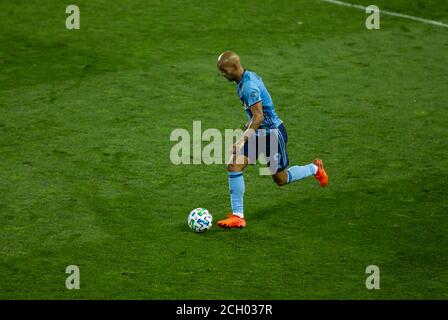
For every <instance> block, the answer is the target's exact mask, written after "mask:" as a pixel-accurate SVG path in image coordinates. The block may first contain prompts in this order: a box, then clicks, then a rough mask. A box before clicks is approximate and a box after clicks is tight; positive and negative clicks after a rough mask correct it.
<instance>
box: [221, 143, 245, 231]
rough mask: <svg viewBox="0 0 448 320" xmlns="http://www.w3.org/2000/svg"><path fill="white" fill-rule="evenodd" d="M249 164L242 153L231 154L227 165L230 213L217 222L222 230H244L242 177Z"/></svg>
mask: <svg viewBox="0 0 448 320" xmlns="http://www.w3.org/2000/svg"><path fill="white" fill-rule="evenodd" d="M248 164H249V158H248V157H247V156H245V154H244V152H243V153H237V154H232V156H231V157H230V161H229V162H228V164H227V174H228V179H229V192H230V203H231V206H232V213H230V214H229V215H228V217H227V219H224V220H220V221H218V226H220V227H222V228H244V227H245V226H246V221H245V220H244V176H243V170H244V169H245V168H246V167H247V165H248Z"/></svg>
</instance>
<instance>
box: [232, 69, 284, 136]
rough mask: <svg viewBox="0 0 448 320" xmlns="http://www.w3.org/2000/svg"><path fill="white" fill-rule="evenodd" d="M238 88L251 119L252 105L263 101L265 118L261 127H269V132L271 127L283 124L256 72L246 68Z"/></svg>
mask: <svg viewBox="0 0 448 320" xmlns="http://www.w3.org/2000/svg"><path fill="white" fill-rule="evenodd" d="M237 90H238V96H239V97H240V100H241V103H242V105H243V106H244V110H245V111H246V114H247V116H248V117H249V120H251V119H252V112H251V111H250V107H251V106H253V105H254V104H256V103H257V102H260V101H261V103H262V105H263V115H264V120H263V122H262V123H261V124H260V129H267V130H266V131H267V132H269V129H275V128H278V126H280V124H282V120H280V118H279V117H278V116H277V114H276V113H275V109H274V102H273V101H272V98H271V95H270V94H269V92H268V90H267V89H266V87H265V85H264V83H263V80H262V79H261V78H260V77H259V76H258V75H257V74H256V73H255V72H252V71H248V70H244V73H243V77H242V78H241V80H240V82H238V84H237Z"/></svg>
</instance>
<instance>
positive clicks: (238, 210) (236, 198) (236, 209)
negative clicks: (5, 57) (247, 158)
mask: <svg viewBox="0 0 448 320" xmlns="http://www.w3.org/2000/svg"><path fill="white" fill-rule="evenodd" d="M227 173H228V174H229V190H230V203H231V204H232V212H233V214H234V215H237V216H240V217H241V218H243V217H244V206H243V197H244V177H243V172H227Z"/></svg>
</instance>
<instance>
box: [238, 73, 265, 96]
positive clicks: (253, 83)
mask: <svg viewBox="0 0 448 320" xmlns="http://www.w3.org/2000/svg"><path fill="white" fill-rule="evenodd" d="M260 80H261V78H260V77H259V76H258V75H257V74H256V73H255V72H253V71H249V70H246V72H245V74H244V79H243V83H242V87H243V91H251V90H252V89H254V88H258V87H259V85H260Z"/></svg>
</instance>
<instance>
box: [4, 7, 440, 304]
mask: <svg viewBox="0 0 448 320" xmlns="http://www.w3.org/2000/svg"><path fill="white" fill-rule="evenodd" d="M357 3H360V4H364V5H367V4H370V3H367V2H365V1H361V0H360V1H358V2H357ZM77 4H78V5H79V7H80V10H81V29H80V30H77V31H68V30H66V29H65V18H66V16H67V15H66V14H65V6H66V4H62V3H60V2H59V1H43V2H40V3H39V5H37V4H29V3H28V2H26V1H15V2H14V3H6V2H2V3H1V4H0V70H1V72H0V297H1V298H3V299H15V298H25V299H31V298H34V299H35V298H38V299H56V298H58V299H59V298H61V299H72V298H75V299H78V298H79V299H100V298H105V299H231V298H237V299H447V298H448V289H447V285H448V283H447V279H448V274H447V265H448V258H447V254H446V252H447V251H446V248H447V247H448V239H447V231H448V224H447V223H448V221H447V220H448V218H447V215H446V212H447V209H448V203H447V201H446V193H447V185H446V183H445V181H446V179H447V175H448V170H447V168H448V159H447V151H446V148H447V145H448V143H447V141H448V130H447V126H446V123H447V112H448V111H447V104H448V93H447V91H446V75H447V72H448V67H447V66H448V52H447V50H448V29H446V28H445V29H444V28H439V27H435V26H430V25H425V24H421V23H418V22H414V21H409V20H404V19H399V18H394V17H388V16H382V20H381V30H372V31H368V30H366V29H365V26H364V20H365V17H366V15H365V13H363V12H362V11H358V10H356V9H350V8H344V7H339V6H334V5H331V4H327V3H322V2H320V1H300V2H299V1H275V2H274V1H267V2H263V3H262V4H259V3H258V2H256V1H246V2H240V3H238V4H236V3H235V2H231V1H220V2H219V5H217V4H216V3H215V2H207V1H203V2H200V3H199V2H196V1H169V2H167V1H137V0H134V1H126V2H114V3H111V2H107V1H78V2H77ZM383 4H384V6H385V8H386V9H387V10H391V11H396V12H401V13H405V14H411V15H416V16H419V17H422V18H429V19H437V20H440V21H442V22H445V23H447V22H448V12H447V10H448V6H447V5H446V3H445V2H444V1H430V2H428V1H424V2H423V1H411V2H409V1H387V2H386V1H383V2H382V1H378V5H379V6H380V8H381V7H382V5H383ZM226 49H233V50H235V51H237V52H238V53H240V55H241V57H242V60H243V63H244V64H245V66H246V67H247V68H249V69H251V70H254V71H256V72H257V73H259V74H260V75H261V76H262V77H263V79H264V81H265V83H266V85H267V87H268V89H269V90H270V93H271V95H272V96H273V99H274V102H275V103H276V106H277V107H276V108H277V111H278V113H279V115H280V117H281V118H282V119H283V120H284V122H285V125H286V128H287V130H288V134H289V141H290V142H289V144H288V152H289V156H290V160H291V164H305V163H308V162H309V161H311V160H312V159H314V158H316V157H321V158H322V159H323V160H324V163H325V165H326V167H327V169H328V173H329V175H330V184H329V186H328V188H326V189H325V190H322V189H321V188H320V187H319V185H318V184H317V182H316V181H315V180H314V179H309V180H306V181H300V182H297V183H295V184H293V185H288V186H286V187H284V188H278V187H277V186H276V185H274V184H273V183H272V181H271V179H270V178H268V177H261V176H259V175H258V167H250V168H248V169H247V171H246V172H245V179H246V199H245V202H246V216H247V223H248V227H247V228H246V229H244V230H230V231H228V230H220V229H218V228H217V227H213V228H212V229H211V230H210V231H208V232H206V233H205V234H201V235H198V234H195V233H193V232H191V231H190V230H189V229H188V226H187V224H186V219H187V215H188V213H189V212H190V210H192V209H193V208H196V207H205V208H207V209H209V210H210V212H211V213H212V214H213V216H214V218H215V221H216V220H218V219H220V218H222V217H224V216H225V213H226V212H227V211H229V200H228V186H227V175H226V173H225V165H211V166H205V165H190V166H174V165H173V164H172V163H171V162H170V158H169V155H170V150H171V147H172V146H173V145H174V144H175V143H174V142H170V141H169V136H170V133H171V131H172V130H173V129H175V128H186V129H188V130H189V131H190V132H191V130H192V122H193V120H201V121H202V128H203V130H204V129H206V128H217V129H219V130H221V131H222V132H224V129H226V128H239V127H241V125H242V124H243V123H244V122H245V120H246V118H245V115H244V112H243V111H242V109H241V106H240V105H239V101H238V98H237V96H236V92H235V88H234V85H233V84H229V83H227V82H226V80H225V79H223V78H221V77H220V75H219V73H218V72H217V70H216V67H215V62H216V58H217V55H218V54H219V53H220V52H222V51H223V50H226ZM205 145H206V143H203V146H205ZM71 264H74V265H78V266H79V267H80V270H81V290H79V291H69V290H67V289H66V288H65V279H66V277H67V276H68V275H67V274H65V273H64V271H65V268H66V266H68V265H71ZM368 265H378V266H379V267H380V270H381V290H376V291H368V290H367V289H366V288H365V285H364V282H365V279H366V277H367V275H366V274H365V268H366V267H367V266H368Z"/></svg>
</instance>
